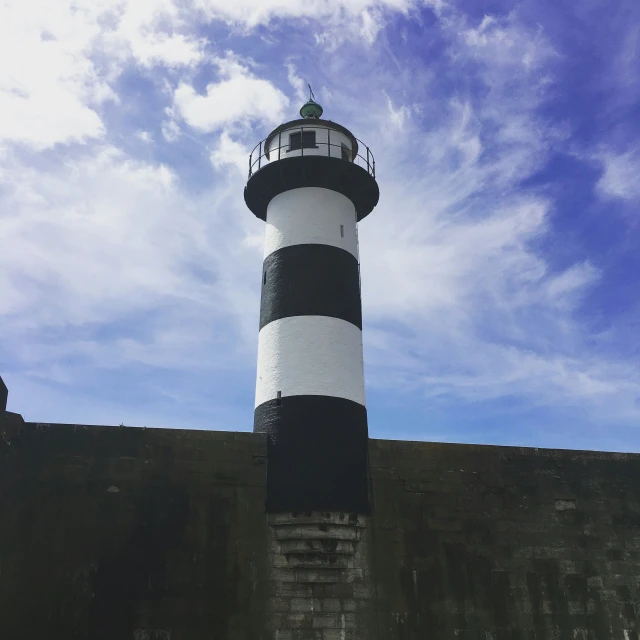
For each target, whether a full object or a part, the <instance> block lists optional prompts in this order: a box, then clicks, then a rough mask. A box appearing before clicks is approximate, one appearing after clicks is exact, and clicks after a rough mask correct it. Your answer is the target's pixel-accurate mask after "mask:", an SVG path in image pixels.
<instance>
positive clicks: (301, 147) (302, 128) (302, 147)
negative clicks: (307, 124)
mask: <svg viewBox="0 0 640 640" xmlns="http://www.w3.org/2000/svg"><path fill="white" fill-rule="evenodd" d="M300 155H301V156H303V155H304V127H300Z"/></svg>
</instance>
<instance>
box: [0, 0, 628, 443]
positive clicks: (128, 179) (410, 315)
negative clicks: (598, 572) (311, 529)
mask: <svg viewBox="0 0 640 640" xmlns="http://www.w3.org/2000/svg"><path fill="white" fill-rule="evenodd" d="M0 60H2V64H1V65H0V242H1V245H0V332H1V333H0V335H1V336H2V337H1V339H0V374H1V375H2V376H3V378H4V380H5V382H6V383H7V386H8V387H9V390H10V395H9V407H8V408H9V409H10V410H12V411H16V412H20V413H22V414H23V415H24V417H25V419H27V420H31V421H40V422H71V423H84V424H120V423H123V424H126V425H140V426H142V425H147V426H156V427H182V428H198V429H226V430H251V428H252V416H253V394H254V384H255V360H256V349H257V339H258V311H259V292H260V276H261V268H260V267H261V262H262V250H261V245H262V234H263V223H261V222H260V221H258V220H257V219H255V218H254V217H253V215H252V214H251V213H250V212H249V211H248V210H247V209H246V207H245V205H244V201H243V186H244V183H245V180H246V169H247V164H248V153H249V150H250V149H251V148H252V147H253V145H254V144H255V143H256V142H257V141H258V140H260V139H261V138H263V137H265V136H266V134H267V133H268V132H269V131H270V129H271V128H273V127H274V126H276V125H278V124H280V123H281V122H283V121H286V120H289V119H293V118H295V117H296V115H297V111H298V109H299V107H300V105H301V103H302V101H304V99H305V86H306V83H307V82H311V84H312V85H313V87H314V91H315V94H316V97H317V99H318V100H319V101H320V102H321V103H322V105H323V106H324V108H325V117H327V118H329V119H331V120H334V121H337V122H340V123H342V124H344V125H346V126H347V127H349V128H350V129H351V130H352V131H353V132H354V133H355V134H356V135H357V136H358V137H359V138H361V139H362V140H364V141H365V142H366V143H367V144H368V145H369V146H370V147H371V149H372V151H373V153H374V154H375V157H376V169H377V175H378V180H379V185H380V190H381V199H380V203H379V205H378V207H377V208H376V209H375V210H374V212H373V213H372V214H371V216H369V217H368V218H367V219H366V220H364V221H363V223H362V224H361V225H360V246H361V259H362V286H363V306H364V317H365V323H364V340H365V372H366V379H367V401H368V408H369V424H370V432H371V435H372V436H373V437H379V438H397V439H415V440H444V441H456V442H480V443H495V444H518V445H527V446H546V447H570V448H587V449H609V450H631V451H640V302H639V298H640V296H639V294H640V276H639V273H640V254H639V252H638V244H639V241H640V179H639V174H640V137H639V134H640V4H639V3H638V2H637V0H616V2H613V3H612V2H608V1H607V0H581V1H580V2H575V1H573V0H522V1H521V2H515V1H514V0H485V1H480V2H479V1H478V0H259V1H256V0H233V1H229V0H146V1H143V0H135V1H134V0H73V1H70V0H57V1H56V2H48V1H45V0H5V2H4V3H3V4H2V5H1V7H0Z"/></svg>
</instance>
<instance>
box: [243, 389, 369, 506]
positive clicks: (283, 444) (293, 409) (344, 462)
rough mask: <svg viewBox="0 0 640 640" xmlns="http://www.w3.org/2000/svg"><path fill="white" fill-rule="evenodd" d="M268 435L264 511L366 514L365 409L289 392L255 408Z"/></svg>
mask: <svg viewBox="0 0 640 640" xmlns="http://www.w3.org/2000/svg"><path fill="white" fill-rule="evenodd" d="M254 431H256V432H260V433H267V434H268V448H267V452H268V458H267V511H268V512H278V511H314V510H327V511H329V510H330V511H347V512H355V513H369V497H368V489H367V446H368V435H367V410H366V408H365V407H363V406H362V405H361V404H358V403H357V402H353V401H351V400H345V399H344V398H334V397H330V396H288V397H284V398H281V399H280V400H277V399H274V400H269V401H268V402H264V403H263V404H261V405H260V406H258V407H256V410H255V414H254Z"/></svg>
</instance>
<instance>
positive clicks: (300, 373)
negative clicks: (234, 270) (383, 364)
mask: <svg viewBox="0 0 640 640" xmlns="http://www.w3.org/2000/svg"><path fill="white" fill-rule="evenodd" d="M278 391H280V392H281V393H282V396H283V397H285V396H300V395H314V396H334V397H337V398H346V399H348V400H353V401H354V402H358V403H359V404H362V405H364V404H365V397H364V371H363V365H362V331H360V329H358V327H356V326H355V325H353V324H351V323H350V322H346V321H345V320H339V319H338V318H329V317H327V316H293V317H289V318H281V319H280V320H274V321H273V322H270V323H269V324H268V325H266V326H264V327H262V329H261V330H260V337H259V339H258V376H257V382H256V407H257V406H258V405H260V404H262V403H263V402H266V401H267V400H273V399H274V398H276V397H277V396H278Z"/></svg>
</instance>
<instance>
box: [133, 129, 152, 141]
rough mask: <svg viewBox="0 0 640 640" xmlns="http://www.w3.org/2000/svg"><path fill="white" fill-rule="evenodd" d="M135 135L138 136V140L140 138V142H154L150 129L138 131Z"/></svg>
mask: <svg viewBox="0 0 640 640" xmlns="http://www.w3.org/2000/svg"><path fill="white" fill-rule="evenodd" d="M135 136H136V138H138V140H140V142H144V143H145V144H149V143H151V142H153V137H152V136H151V134H150V133H149V132H148V131H143V130H140V131H136V133H135Z"/></svg>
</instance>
